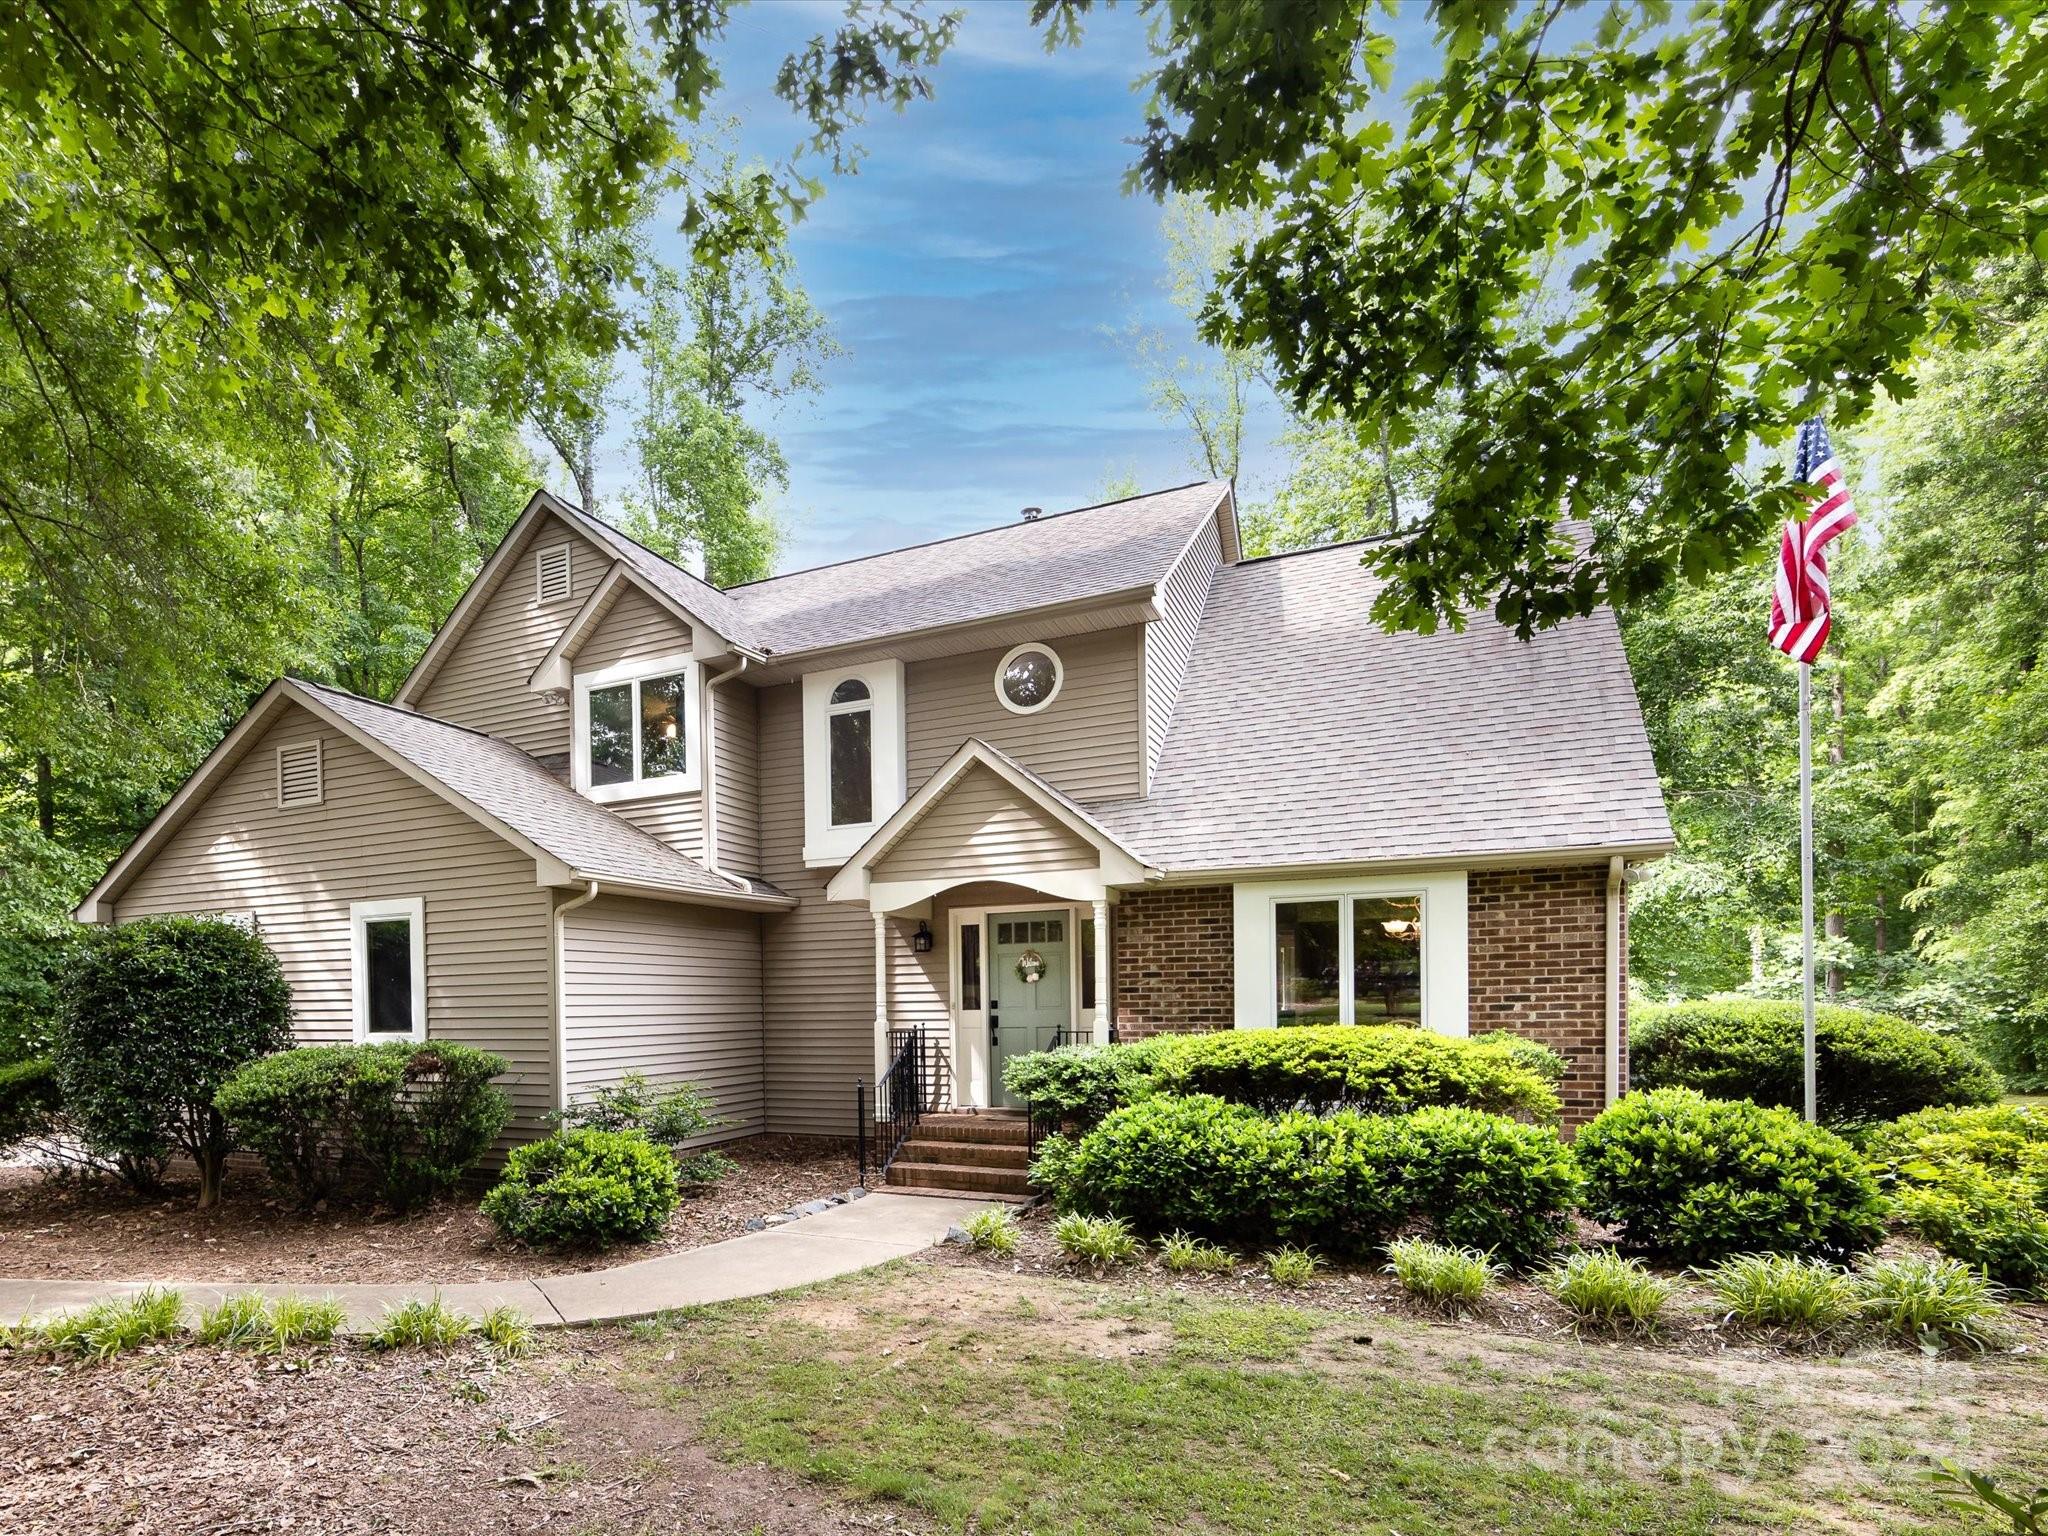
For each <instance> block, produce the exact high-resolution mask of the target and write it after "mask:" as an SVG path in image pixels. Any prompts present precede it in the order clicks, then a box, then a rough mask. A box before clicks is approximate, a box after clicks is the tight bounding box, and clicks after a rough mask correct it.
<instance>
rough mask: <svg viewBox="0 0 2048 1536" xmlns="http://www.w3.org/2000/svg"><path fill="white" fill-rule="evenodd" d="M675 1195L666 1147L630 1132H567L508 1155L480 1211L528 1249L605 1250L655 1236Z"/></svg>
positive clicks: (671, 1209)
mask: <svg viewBox="0 0 2048 1536" xmlns="http://www.w3.org/2000/svg"><path fill="white" fill-rule="evenodd" d="M679 1198H680V1188H679V1181H678V1177H677V1174H676V1160H675V1158H673V1157H672V1156H670V1155H669V1152H668V1150H667V1149H666V1148H664V1147H658V1146H656V1145H655V1144H654V1143H653V1142H651V1141H649V1140H648V1139H647V1138H646V1137H645V1136H642V1135H640V1134H639V1133H638V1132H636V1131H590V1130H570V1131H557V1132H556V1133H555V1134H554V1135H552V1136H549V1137H547V1138H545V1139H544V1140H541V1141H536V1142H532V1143H529V1144H528V1145H526V1146H523V1147H521V1148H519V1149H518V1150H517V1151H515V1152H514V1153H513V1154H512V1155H511V1156H510V1157H509V1158H507V1159H506V1160H505V1174H504V1177H503V1178H501V1179H500V1180H499V1181H498V1182H497V1184H496V1185H494V1186H493V1187H492V1189H491V1192H490V1193H489V1194H487V1195H485V1196H484V1202H483V1212H484V1214H485V1215H486V1216H488V1217H490V1219H491V1220H492V1221H493V1222H494V1223H496V1225H497V1228H498V1230H499V1231H500V1232H502V1233H504V1234H505V1235H506V1236H507V1237H510V1238H515V1239H517V1240H518V1241H520V1242H522V1243H527V1244H530V1245H532V1246H533V1247H535V1248H607V1247H610V1246H611V1245H612V1244H613V1243H639V1242H645V1241H647V1239H649V1238H651V1237H653V1236H655V1235H656V1234H657V1233H659V1232H660V1231H661V1229H662V1226H663V1225H664V1224H665V1223H666V1222H667V1221H668V1219H669V1217H670V1216H671V1215H672V1214H673V1213H674V1212H675V1208H676V1202H677V1200H678V1199H679Z"/></svg>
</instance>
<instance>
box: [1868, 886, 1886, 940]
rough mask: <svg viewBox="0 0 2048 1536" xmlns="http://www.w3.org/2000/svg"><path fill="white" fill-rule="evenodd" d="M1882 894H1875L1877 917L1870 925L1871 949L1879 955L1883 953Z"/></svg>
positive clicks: (1880, 892) (1881, 892)
mask: <svg viewBox="0 0 2048 1536" xmlns="http://www.w3.org/2000/svg"><path fill="white" fill-rule="evenodd" d="M1884 937H1885V935H1884V892H1883V891H1879V892H1878V893H1877V916H1876V917H1875V918H1874V919H1872V921H1871V924H1870V942H1871V947H1872V948H1873V949H1875V950H1876V951H1877V952H1878V953H1879V954H1880V955H1882V954H1883V953H1884Z"/></svg>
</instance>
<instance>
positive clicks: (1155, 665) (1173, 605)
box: [1145, 518, 1223, 785]
mask: <svg viewBox="0 0 2048 1536" xmlns="http://www.w3.org/2000/svg"><path fill="white" fill-rule="evenodd" d="M1222 564H1223V542H1222V536H1221V535H1220V534H1219V533H1218V532H1217V529H1216V523H1215V520H1214V519H1213V518H1212V519H1211V520H1210V521H1209V522H1207V523H1205V524H1204V525H1203V527H1202V531H1201V532H1200V533H1199V534H1197V535H1196V536H1195V541H1194V542H1193V543H1192V544H1190V545H1189V546H1188V551H1187V553H1186V554H1184V555H1182V556H1181V560H1180V564H1179V565H1177V566H1175V567H1174V568H1173V573H1172V574H1171V575H1169V576H1168V577H1167V578H1166V592H1165V601H1164V602H1163V603H1161V605H1160V608H1161V612H1160V616H1159V618H1158V620H1157V621H1155V622H1154V623H1151V624H1148V625H1146V626H1145V782H1146V783H1147V784H1148V785H1149V784H1150V783H1151V782H1152V774H1153V771H1154V770H1155V769H1157V768H1158V766H1159V754H1160V752H1161V751H1162V750H1163V749H1164V748H1165V746H1166V733H1167V730H1168V728H1169V727H1170V726H1171V725H1172V724H1173V710H1174V706H1175V705H1176V704H1177V703H1178V702H1179V701H1180V685H1181V680H1182V679H1183V678H1185V677H1186V676H1187V670H1188V657H1189V656H1190V655H1191V654H1192V653H1193V652H1194V649H1195V634H1196V632H1197V631H1198V630H1200V629H1201V627H1202V609H1203V607H1204V606H1205V605H1206V604H1207V603H1208V601H1209V585H1210V583H1211V582H1213V581H1214V580H1215V579H1216V572H1217V571H1218V570H1219V569H1220V568H1221V567H1222Z"/></svg>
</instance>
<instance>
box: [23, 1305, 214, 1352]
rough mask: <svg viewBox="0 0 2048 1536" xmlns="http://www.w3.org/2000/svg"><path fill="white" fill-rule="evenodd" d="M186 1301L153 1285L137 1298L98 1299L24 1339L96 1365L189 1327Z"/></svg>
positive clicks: (56, 1318) (63, 1315) (45, 1350)
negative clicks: (186, 1316) (185, 1324)
mask: <svg viewBox="0 0 2048 1536" xmlns="http://www.w3.org/2000/svg"><path fill="white" fill-rule="evenodd" d="M184 1318H185V1301H184V1297H183V1296H182V1295H180V1294H179V1293H178V1292H177V1291H174V1290H170V1289H167V1288H160V1287H157V1286H150V1287H148V1288H147V1289H145V1290H141V1291H138V1292H136V1293H135V1294H134V1295H133V1296H122V1297H118V1298H110V1299H109V1300H106V1301H96V1302H94V1303H93V1304H92V1305H91V1306H89V1307H87V1308H85V1309H84V1310H83V1311H79V1312H67V1313H64V1314H62V1315H60V1316H57V1317H53V1318H51V1319H50V1320H49V1321H48V1322H46V1323H44V1324H42V1325H41V1326H40V1327H37V1328H32V1329H29V1330H27V1332H26V1334H25V1335H24V1342H26V1343H28V1344H29V1345H30V1346H31V1347H38V1348H40V1349H42V1350H43V1351H44V1352H46V1353H48V1354H53V1355H71V1356H75V1357H76V1358H78V1359H81V1360H91V1361H94V1362H95V1363H98V1362H101V1361H106V1360H111V1359H113V1358H114V1356H116V1355H119V1354H123V1353H125V1352H126V1351H128V1350H131V1349H139V1348H141V1347H142V1346H143V1345H144V1344H151V1343H154V1342H156V1341H157V1340H159V1339H168V1338H170V1337H172V1336H173V1335H174V1334H176V1333H177V1332H178V1331H179V1330H180V1329H181V1328H182V1327H183V1326H184Z"/></svg>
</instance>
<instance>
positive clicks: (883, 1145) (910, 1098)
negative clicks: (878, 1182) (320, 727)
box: [853, 1029, 925, 1189]
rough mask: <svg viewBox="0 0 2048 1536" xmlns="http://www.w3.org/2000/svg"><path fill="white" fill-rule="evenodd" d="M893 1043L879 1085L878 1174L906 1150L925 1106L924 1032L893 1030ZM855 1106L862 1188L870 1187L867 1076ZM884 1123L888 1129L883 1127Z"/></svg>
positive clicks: (857, 1087) (859, 1084)
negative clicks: (886, 1066)
mask: <svg viewBox="0 0 2048 1536" xmlns="http://www.w3.org/2000/svg"><path fill="white" fill-rule="evenodd" d="M889 1043H890V1045H891V1046H892V1047H893V1048H894V1051H893V1059H892V1060H891V1061H890V1063H889V1068H888V1070H887V1071H886V1072H884V1073H883V1074H882V1076H881V1079H880V1081H878V1082H877V1083H876V1084H875V1111H876V1113H875V1126H876V1131H875V1138H874V1139H875V1151H876V1156H875V1157H874V1158H873V1163H874V1171H875V1173H876V1174H877V1175H878V1176H879V1175H883V1174H886V1173H888V1171H889V1165H890V1164H891V1163H893V1162H895V1161H896V1154H897V1153H898V1152H900V1151H901V1150H902V1149H903V1143H904V1142H906V1141H908V1140H909V1139H910V1133H911V1132H912V1131H914V1130H916V1129H917V1121H918V1117H919V1116H920V1115H922V1114H923V1113H924V1109H925V1088H924V1031H923V1030H921V1029H906V1030H891V1031H890V1033H889ZM853 1108H854V1115H855V1117H856V1119H857V1120H858V1122H859V1132H858V1134H859V1138H860V1187H861V1188H862V1189H866V1188H867V1187H868V1165H869V1162H870V1159H869V1155H868V1085H867V1082H866V1081H865V1080H864V1079H863V1080H860V1081H857V1082H856V1083H855V1084H854V1089H853ZM884 1126H886V1127H887V1129H882V1127H884Z"/></svg>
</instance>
